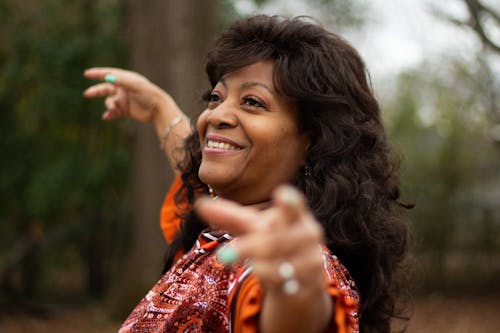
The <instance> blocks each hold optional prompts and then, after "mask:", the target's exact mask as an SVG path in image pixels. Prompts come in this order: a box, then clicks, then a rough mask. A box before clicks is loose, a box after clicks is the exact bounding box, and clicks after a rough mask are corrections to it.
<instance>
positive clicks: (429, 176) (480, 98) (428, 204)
mask: <svg viewBox="0 0 500 333" xmlns="http://www.w3.org/2000/svg"><path fill="white" fill-rule="evenodd" d="M483 76H484V67H483V66H482V65H481V63H480V61H475V62H472V63H464V62H463V61H460V60H455V59H453V58H452V57H446V58H444V59H440V60H439V61H438V62H437V63H434V62H426V63H423V64H422V65H421V66H420V67H419V69H415V70H412V71H407V72H405V73H402V74H401V75H400V77H399V81H398V93H397V94H396V95H395V96H394V97H393V99H389V98H388V97H386V98H385V99H384V104H385V105H386V109H387V110H388V112H389V114H390V115H391V117H390V122H389V125H390V126H389V128H390V134H391V137H392V139H393V140H392V141H393V142H394V143H395V144H396V145H397V146H398V150H399V151H401V152H402V153H403V154H404V156H405V162H404V164H403V166H404V169H403V174H404V175H403V180H404V182H405V183H404V184H405V191H404V192H405V193H409V194H410V197H414V198H415V202H416V204H417V206H416V209H415V210H414V219H413V221H414V223H413V227H414V229H415V242H416V244H415V245H416V250H417V254H418V255H419V256H420V258H422V259H423V260H424V262H426V263H427V265H428V266H426V267H428V269H427V270H426V271H425V274H423V275H422V276H420V278H421V279H422V280H421V281H424V282H425V283H424V286H423V287H427V288H437V289H444V288H446V287H450V286H456V283H461V287H462V288H469V289H472V288H475V287H480V286H481V284H474V283H472V282H473V281H474V279H475V278H477V277H478V274H477V272H478V270H479V267H481V265H483V264H484V260H478V256H479V254H482V253H485V252H488V253H490V256H491V254H492V253H496V254H497V255H498V252H499V251H500V239H498V235H499V234H500V223H498V221H499V220H500V207H498V204H497V202H498V200H500V198H499V194H500V193H498V191H497V192H495V191H491V190H489V189H491V188H495V187H498V186H500V178H499V174H498V169H499V167H500V158H499V157H500V156H499V152H498V150H496V149H495V144H494V142H493V141H492V140H489V139H488V137H487V136H485V135H484V133H485V128H487V125H488V109H489V105H490V100H489V98H486V97H485V96H484V95H483V94H481V90H482V89H483V86H482V85H479V84H477V82H478V81H481V78H482V77H483ZM493 89H498V87H493ZM485 230H488V232H485ZM488 260H489V259H488ZM450 265H451V266H450ZM456 265H459V266H458V267H461V268H462V271H460V273H461V274H455V273H457V272H456V269H457V267H456ZM429 267H430V268H429ZM470 268H473V269H472V270H471V271H470V272H467V275H465V274H463V273H465V272H466V269H470ZM450 273H451V274H450ZM488 274H489V275H488V276H490V277H491V276H498V274H500V267H498V265H496V266H490V267H489V268H488ZM460 277H463V279H461V280H460ZM450 281H451V282H454V283H455V284H453V283H450ZM476 282H478V281H476ZM479 282H480V281H479ZM482 282H483V284H482V285H483V286H484V285H485V284H484V280H483V281H482Z"/></svg>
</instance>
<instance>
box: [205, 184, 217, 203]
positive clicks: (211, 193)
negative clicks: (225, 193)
mask: <svg viewBox="0 0 500 333" xmlns="http://www.w3.org/2000/svg"><path fill="white" fill-rule="evenodd" d="M207 186H208V194H209V195H210V198H212V200H217V197H218V195H217V193H215V190H214V188H213V187H212V186H210V184H207Z"/></svg>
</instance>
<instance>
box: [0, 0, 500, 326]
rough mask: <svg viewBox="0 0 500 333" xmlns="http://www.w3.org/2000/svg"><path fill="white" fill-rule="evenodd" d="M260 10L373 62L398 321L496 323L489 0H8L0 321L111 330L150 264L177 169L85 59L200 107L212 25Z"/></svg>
mask: <svg viewBox="0 0 500 333" xmlns="http://www.w3.org/2000/svg"><path fill="white" fill-rule="evenodd" d="M255 12H264V13H269V14H284V15H287V16H296V15H311V16H313V17H315V18H317V19H318V20H319V21H321V22H323V23H324V25H325V26H327V27H328V28H330V29H331V30H333V31H336V32H338V33H340V34H341V35H343V36H345V37H346V38H347V39H348V40H349V41H350V42H351V43H352V44H353V45H354V46H355V47H356V48H357V49H358V50H359V51H360V53H361V54H362V56H363V57H364V59H365V60H366V62H367V65H368V68H369V69H370V72H371V78H372V82H373V86H374V89H375V91H376V94H377V96H378V98H379V101H380V103H381V106H382V109H383V112H384V117H385V121H386V125H387V129H388V132H389V135H390V137H391V140H392V142H393V145H394V146H395V150H396V151H397V153H398V155H399V156H400V157H401V174H402V180H403V189H404V192H403V197H404V198H405V199H406V200H407V201H409V202H413V203H415V204H416V208H415V209H413V211H412V212H411V214H410V223H411V227H412V229H413V232H414V236H413V237H414V240H413V248H412V254H413V258H412V262H411V265H410V269H411V272H412V276H411V286H412V288H411V302H410V305H409V309H410V313H411V314H412V320H411V321H410V323H409V326H408V332H470V331H474V332H493V331H498V330H500V318H499V316H498V313H500V259H499V255H500V3H499V2H498V0H446V1H439V2H436V1H426V0H400V1H391V0H365V1H363V0H309V1H306V0H294V1H286V0H212V1H205V0H135V1H134V0H129V1H119V0H72V1H64V0H24V1H16V0H1V1H0V131H1V132H0V133H1V135H0V156H1V162H0V332H1V333H17V332H67V331H71V332H114V331H116V330H117V328H118V327H119V325H120V322H121V321H122V320H123V319H124V318H125V316H126V315H127V314H128V313H129V312H130V311H131V309H132V308H133V307H134V306H135V304H136V303H137V302H138V300H139V299H140V298H141V297H142V296H143V295H144V294H145V293H146V291H147V290H149V288H150V287H151V286H152V285H153V284H154V282H155V281H156V280H157V279H158V278H159V277H160V270H161V262H162V257H163V253H164V251H165V248H166V244H165V242H164V240H163V238H162V236H161V232H160V229H159V224H158V220H159V209H160V206H161V201H162V199H163V196H164V195H165V192H166V190H167V189H168V186H169V181H170V180H171V178H172V174H171V173H170V172H169V170H168V167H167V163H166V160H165V158H164V157H163V156H162V154H161V152H160V150H159V149H158V143H157V139H156V137H155V135H154V132H153V130H152V128H150V127H149V126H148V125H139V124H135V123H132V122H131V121H127V120H120V121H116V122H111V123H104V122H102V121H101V120H100V114H101V111H103V109H104V106H103V104H102V100H99V101H89V100H85V99H83V98H82V91H83V90H84V89H85V88H86V87H87V86H89V85H90V84H91V82H90V81H88V80H86V79H84V78H83V77H82V72H83V70H84V69H85V68H88V67H91V66H104V65H105V66H121V67H126V68H130V69H133V70H136V71H139V72H141V73H143V74H144V75H146V76H147V77H148V78H150V79H151V80H152V81H153V82H155V83H157V84H158V85H160V86H161V87H163V88H164V89H166V90H167V91H169V92H170V93H171V94H172V95H173V96H174V98H175V99H176V100H177V101H178V102H179V104H180V105H181V107H182V108H183V109H184V111H185V112H186V113H188V114H190V115H191V116H194V115H195V114H197V113H198V112H199V111H200V110H201V109H202V103H201V102H200V96H201V92H202V91H204V89H205V88H206V87H207V83H206V80H205V78H204V70H203V61H204V54H205V52H206V51H207V49H208V48H209V47H210V45H211V42H212V41H213V39H214V36H215V35H216V34H217V32H219V31H221V29H223V28H224V27H225V26H227V24H228V23H229V22H231V21H233V20H234V19H236V18H237V17H239V16H242V15H247V14H251V13H255Z"/></svg>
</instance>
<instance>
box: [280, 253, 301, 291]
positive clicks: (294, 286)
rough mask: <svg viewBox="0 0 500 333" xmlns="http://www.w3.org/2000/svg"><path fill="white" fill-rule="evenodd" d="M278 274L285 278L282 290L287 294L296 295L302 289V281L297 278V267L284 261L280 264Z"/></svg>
mask: <svg viewBox="0 0 500 333" xmlns="http://www.w3.org/2000/svg"><path fill="white" fill-rule="evenodd" d="M278 274H279V276H280V277H281V278H282V279H283V284H282V286H281V290H282V291H283V293H284V294H286V295H295V294H296V293H297V292H298V291H299V289H300V283H299V281H297V279H295V267H293V265H292V264H291V263H290V262H288V261H284V262H282V263H281V264H279V266H278Z"/></svg>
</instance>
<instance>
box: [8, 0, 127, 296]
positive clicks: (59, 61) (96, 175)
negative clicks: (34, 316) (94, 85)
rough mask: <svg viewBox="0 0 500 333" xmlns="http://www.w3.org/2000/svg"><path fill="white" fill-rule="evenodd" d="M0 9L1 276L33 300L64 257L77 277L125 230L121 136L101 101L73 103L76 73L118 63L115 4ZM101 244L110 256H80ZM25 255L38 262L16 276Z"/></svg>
mask: <svg viewBox="0 0 500 333" xmlns="http://www.w3.org/2000/svg"><path fill="white" fill-rule="evenodd" d="M0 7H1V8H0V13H1V14H0V17H1V18H0V21H1V22H2V25H1V26H0V60H1V63H0V73H2V75H1V77H0V108H1V110H2V112H0V131H1V133H2V138H1V144H0V154H1V156H2V163H1V164H0V212H1V213H0V228H1V232H0V275H1V276H0V278H1V279H2V284H3V286H4V289H7V290H9V293H11V294H13V295H17V294H18V293H22V292H24V293H26V292H27V291H28V290H31V291H32V292H33V293H34V294H35V295H30V296H36V295H37V290H38V289H39V288H37V287H38V286H39V285H43V284H44V281H45V280H44V276H51V275H53V274H54V272H58V271H60V270H62V271H64V266H65V265H66V264H67V260H66V259H62V258H63V257H64V256H63V254H67V253H77V257H78V260H77V262H76V266H80V267H81V268H80V269H83V270H84V271H92V270H95V267H94V266H96V265H98V266H99V265H100V266H103V265H104V263H107V261H109V260H110V259H109V257H110V256H111V255H112V254H113V251H114V250H113V248H111V246H114V248H115V250H116V248H117V246H116V245H115V242H116V237H117V235H119V233H118V232H117V230H118V229H122V228H123V229H126V226H127V224H128V222H127V221H128V218H126V216H127V215H128V213H129V210H128V208H127V206H126V204H125V203H126V196H127V193H128V187H127V186H128V185H127V184H128V178H129V165H130V161H129V157H128V156H129V152H128V151H127V150H128V149H127V147H126V142H125V139H126V137H125V135H124V133H123V131H122V130H120V128H117V127H116V125H113V126H107V125H106V124H103V123H102V122H101V121H100V119H99V112H98V111H100V110H101V109H102V106H101V105H99V104H100V103H101V102H89V101H86V100H84V99H83V97H82V91H83V89H84V88H85V87H86V86H88V85H89V82H88V81H87V80H86V79H84V78H83V77H82V73H83V70H84V69H85V68H87V67H90V66H95V65H98V64H102V65H105V64H106V65H120V64H121V63H122V61H123V60H121V59H120V55H121V54H122V53H123V52H122V51H123V46H122V44H121V41H120V30H119V28H120V26H121V25H120V22H121V17H122V7H121V5H120V3H119V2H118V1H111V0H110V1H99V2H96V1H89V0H78V1H72V2H64V1H49V0H46V1H23V2H19V1H3V2H2V4H1V5H0ZM102 18H106V19H105V20H103V19H102ZM102 235H105V236H106V237H108V238H106V239H102ZM103 242H105V244H104V243H103ZM104 245H108V246H110V248H109V249H110V251H108V252H106V251H104V252H103V254H93V253H91V252H92V251H91V250H89V249H90V248H92V247H94V248H96V249H97V248H102V247H103V246H104ZM33 249H37V251H38V250H39V251H38V253H37V260H38V264H37V265H34V266H33V265H32V266H33V267H35V266H36V268H33V269H31V270H30V269H25V268H26V266H29V265H28V264H27V262H28V261H29V257H30V253H31V252H33ZM99 255H101V256H102V258H98V259H96V258H94V257H93V256H99ZM57 257H59V258H61V260H57V259H56V258H57ZM93 261H94V262H97V263H94V262H93ZM73 266H75V264H73ZM62 271H61V272H62ZM102 274H107V273H102ZM19 275H21V276H23V277H22V278H20V279H19V278H16V276H17V277H18V276H19ZM20 281H21V282H20ZM23 281H24V282H23ZM48 285H50V283H48ZM28 286H30V287H28ZM50 288H52V290H57V289H58V286H57V285H54V284H52V285H51V286H50ZM104 288H105V286H104V285H103V286H102V288H101V289H102V290H91V291H93V292H96V293H99V292H102V291H103V289H104ZM90 289H92V288H90Z"/></svg>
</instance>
